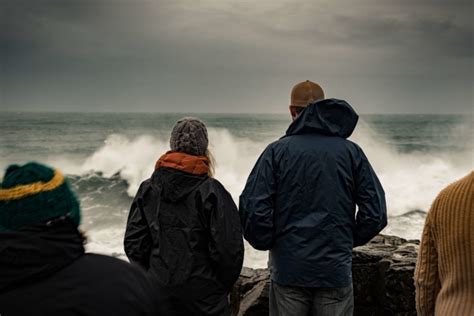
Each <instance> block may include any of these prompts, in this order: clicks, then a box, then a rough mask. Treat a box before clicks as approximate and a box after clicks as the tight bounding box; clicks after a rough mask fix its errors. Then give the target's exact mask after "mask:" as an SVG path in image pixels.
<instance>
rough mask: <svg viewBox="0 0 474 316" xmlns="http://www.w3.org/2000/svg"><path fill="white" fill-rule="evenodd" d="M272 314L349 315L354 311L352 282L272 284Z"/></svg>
mask: <svg viewBox="0 0 474 316" xmlns="http://www.w3.org/2000/svg"><path fill="white" fill-rule="evenodd" d="M269 299H270V316H290V315H291V316H308V315H317V316H320V315H321V316H349V315H352V314H353V313H354V295H353V292H352V284H351V285H349V286H347V287H343V288H314V287H296V286H284V285H280V284H278V283H275V282H274V281H271V284H270V297H269Z"/></svg>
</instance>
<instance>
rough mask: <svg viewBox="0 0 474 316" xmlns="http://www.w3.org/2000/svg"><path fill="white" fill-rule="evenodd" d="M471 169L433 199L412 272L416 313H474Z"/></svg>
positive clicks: (473, 176)
mask: <svg viewBox="0 0 474 316" xmlns="http://www.w3.org/2000/svg"><path fill="white" fill-rule="evenodd" d="M473 182H474V172H471V173H470V174H469V175H467V176H466V177H464V178H463V179H461V180H459V181H457V182H455V183H453V184H451V185H449V186H448V187H447V188H445V189H444V190H443V191H441V193H440V194H439V195H438V197H437V198H436V199H435V201H434V202H433V205H432V207H431V210H430V211H429V213H428V215H427V217H426V223H425V227H424V231H423V236H422V240H421V245H420V251H419V254H418V262H417V266H416V271H415V286H416V309H417V311H418V314H419V315H456V316H464V315H468V316H474V204H473V199H474V197H473V196H474V186H473Z"/></svg>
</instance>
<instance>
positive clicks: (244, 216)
mask: <svg viewBox="0 0 474 316" xmlns="http://www.w3.org/2000/svg"><path fill="white" fill-rule="evenodd" d="M274 172H275V171H274V164H273V150H272V147H271V145H270V146H268V147H267V148H266V149H265V151H264V152H263V153H262V155H261V156H260V158H259V159H258V160H257V163H256V164H255V166H254V168H253V170H252V172H251V173H250V175H249V177H248V180H247V184H246V185H245V188H244V191H243V192H242V194H241V196H240V203H239V204H240V205H239V208H240V219H241V223H242V227H243V231H244V237H245V239H246V240H247V241H248V242H249V243H250V244H251V245H252V246H253V247H254V248H255V249H258V250H269V249H270V248H271V247H272V246H273V242H274V222H273V212H274V197H275V193H276V181H275V175H274Z"/></svg>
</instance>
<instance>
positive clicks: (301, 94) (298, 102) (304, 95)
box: [290, 80, 324, 107]
mask: <svg viewBox="0 0 474 316" xmlns="http://www.w3.org/2000/svg"><path fill="white" fill-rule="evenodd" d="M323 99H324V91H323V89H322V88H321V86H320V85H318V84H317V83H314V82H312V81H309V80H306V81H303V82H300V83H297V84H296V85H295V86H294V87H293V89H292V90H291V103H290V106H297V107H306V106H307V105H308V104H310V103H313V102H315V101H318V100H323Z"/></svg>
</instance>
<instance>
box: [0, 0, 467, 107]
mask: <svg viewBox="0 0 474 316" xmlns="http://www.w3.org/2000/svg"><path fill="white" fill-rule="evenodd" d="M0 1H1V2H0V3H1V6H2V8H1V12H2V13H3V16H2V17H1V21H2V22H0V23H2V24H3V27H2V28H0V66H1V68H0V69H1V74H0V89H1V90H2V91H1V99H0V102H1V104H0V109H6V110H14V109H15V110H16V109H22V110H64V111H81V110H86V111H92V110H107V111H135V110H137V111H183V112H185V111H193V112H209V111H219V112H239V111H243V112H247V111H248V112H254V111H257V112H266V111H271V112H283V111H286V104H287V103H288V91H289V89H290V88H291V85H292V84H294V83H295V82H298V81H300V80H304V79H307V78H308V79H312V80H316V81H319V82H321V83H322V84H323V85H324V87H325V89H326V91H327V93H328V95H330V96H335V97H341V98H346V99H348V100H349V101H350V102H353V103H354V104H355V105H356V107H357V108H358V109H359V110H360V111H361V112H371V113H373V112H381V113H397V112H401V113H403V112H415V113H426V112H434V113H440V112H451V111H454V112H466V111H471V110H472V100H473V99H472V98H473V95H472V92H471V91H472V88H473V73H472V66H473V55H474V51H473V22H472V19H471V18H470V13H469V12H470V11H469V8H472V4H471V3H470V1H450V2H449V5H448V4H447V3H446V2H445V1H420V0H417V1H398V2H396V3H395V2H393V1H388V0H384V1H375V0H362V1H358V3H357V6H356V5H348V4H347V3H344V2H343V1H329V0H328V1H318V2H317V3H315V2H314V1H306V0H305V1H304V0H298V1H289V0H286V1H260V2H254V1H250V0H247V1H231V0H227V1H214V0H203V1H200V2H199V3H197V2H195V1H124V0H96V1H89V0H87V1H84V0H81V1H76V0H67V1H65V0H62V1H60V0H57V1H47V0H44V1H33V0H29V1H27V0H17V1H12V0H0ZM446 103H450V106H449V108H448V107H446ZM414 104H415V106H414Z"/></svg>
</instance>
